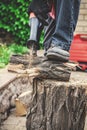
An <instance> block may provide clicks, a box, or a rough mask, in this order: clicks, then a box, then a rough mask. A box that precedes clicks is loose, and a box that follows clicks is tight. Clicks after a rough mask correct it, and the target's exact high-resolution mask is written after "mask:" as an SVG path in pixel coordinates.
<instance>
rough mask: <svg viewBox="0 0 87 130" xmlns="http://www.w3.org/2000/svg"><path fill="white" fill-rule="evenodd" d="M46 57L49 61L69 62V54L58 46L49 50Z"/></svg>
mask: <svg viewBox="0 0 87 130" xmlns="http://www.w3.org/2000/svg"><path fill="white" fill-rule="evenodd" d="M46 56H47V58H48V59H51V60H59V61H68V60H69V52H67V51H65V50H63V49H61V48H59V47H58V46H54V47H51V48H49V49H48V51H47V55H46Z"/></svg>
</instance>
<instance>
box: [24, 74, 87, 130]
mask: <svg viewBox="0 0 87 130" xmlns="http://www.w3.org/2000/svg"><path fill="white" fill-rule="evenodd" d="M72 75H73V76H72ZM72 75H71V78H70V81H69V82H61V81H57V80H50V79H38V78H35V79H34V80H33V93H32V98H33V99H32V103H31V105H30V108H29V110H28V114H27V120H26V127H27V130H84V125H85V117H86V87H87V80H86V79H85V80H84V78H85V77H83V79H81V78H80V79H79V78H78V73H77V72H73V74H72ZM86 75H87V74H86ZM75 77H76V78H75ZM79 77H80V76H79Z"/></svg>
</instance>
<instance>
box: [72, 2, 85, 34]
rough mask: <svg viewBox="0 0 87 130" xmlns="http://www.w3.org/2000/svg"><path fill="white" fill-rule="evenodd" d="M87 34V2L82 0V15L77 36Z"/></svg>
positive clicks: (80, 15) (77, 28)
mask: <svg viewBox="0 0 87 130" xmlns="http://www.w3.org/2000/svg"><path fill="white" fill-rule="evenodd" d="M77 33H82V34H83V33H84V34H87V0H81V6H80V14H79V19H78V23H77V27H76V31H75V34H77Z"/></svg>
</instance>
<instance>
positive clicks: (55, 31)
mask: <svg viewBox="0 0 87 130" xmlns="http://www.w3.org/2000/svg"><path fill="white" fill-rule="evenodd" d="M80 1H81V0H50V1H47V0H33V1H32V2H31V5H30V6H29V14H31V13H32V12H33V14H34V15H35V17H37V19H38V21H40V23H42V25H44V26H45V38H44V48H45V55H46V56H47V57H48V59H56V60H63V61H67V60H69V49H70V46H71V42H72V39H73V34H74V31H75V28H76V24H77V20H78V15H79V7H80ZM53 6H54V11H55V19H54V18H53V17H51V16H50V15H49V12H51V9H52V7H53Z"/></svg>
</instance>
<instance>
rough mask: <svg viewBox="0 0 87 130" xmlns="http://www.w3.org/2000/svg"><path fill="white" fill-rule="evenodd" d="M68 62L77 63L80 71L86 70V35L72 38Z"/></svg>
mask: <svg viewBox="0 0 87 130" xmlns="http://www.w3.org/2000/svg"><path fill="white" fill-rule="evenodd" d="M70 60H72V61H75V62H79V65H80V66H81V68H82V70H86V69H87V34H77V35H75V36H74V39H73V41H72V44H71V47H70Z"/></svg>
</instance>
